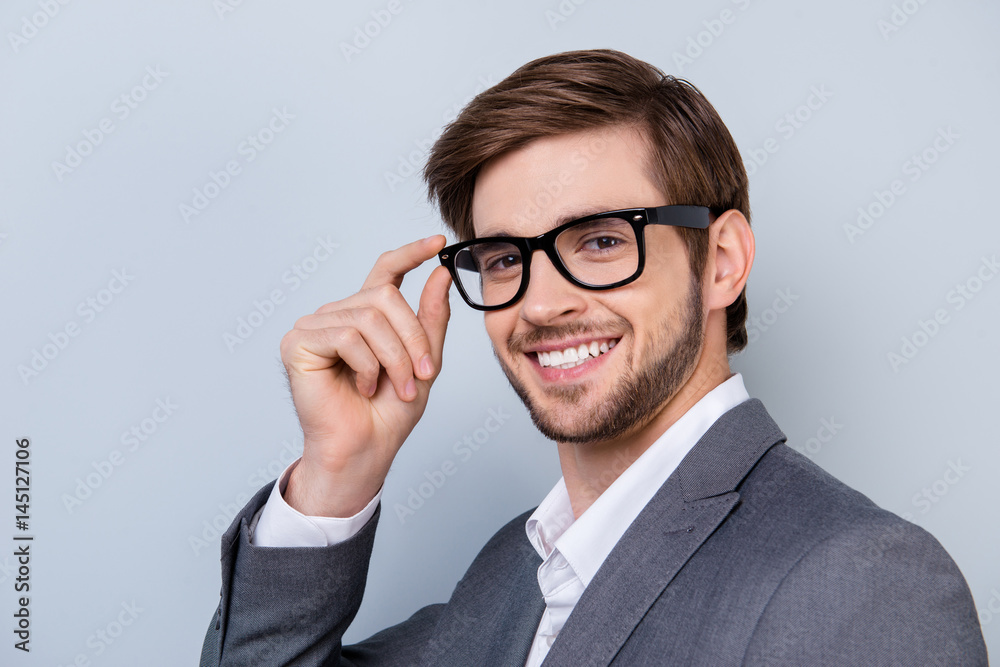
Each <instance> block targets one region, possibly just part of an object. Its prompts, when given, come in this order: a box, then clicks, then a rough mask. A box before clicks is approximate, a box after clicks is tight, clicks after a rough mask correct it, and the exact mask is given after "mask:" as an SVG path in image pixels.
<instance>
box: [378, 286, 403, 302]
mask: <svg viewBox="0 0 1000 667" xmlns="http://www.w3.org/2000/svg"><path fill="white" fill-rule="evenodd" d="M372 290H373V292H374V294H375V298H376V299H378V300H379V301H380V302H381V303H391V302H392V301H395V299H396V296H397V295H398V294H399V290H398V289H396V286H395V285H390V284H389V283H384V284H382V285H378V286H376V287H373V288H372Z"/></svg>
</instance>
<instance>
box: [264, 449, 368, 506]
mask: <svg viewBox="0 0 1000 667" xmlns="http://www.w3.org/2000/svg"><path fill="white" fill-rule="evenodd" d="M384 479H385V476H384V475H383V476H382V477H381V478H379V479H374V478H370V477H369V476H367V475H359V474H357V473H352V474H348V473H344V472H341V473H330V472H328V471H324V470H321V469H320V468H319V467H318V466H315V465H311V464H310V463H309V462H308V461H307V460H306V459H305V458H303V459H302V460H301V461H299V464H298V465H297V466H295V468H293V469H292V471H291V473H290V474H289V476H288V484H287V486H286V487H285V488H284V489H283V493H282V497H283V498H284V500H285V502H286V503H288V505H289V506H290V507H291V508H293V509H294V510H296V511H298V512H300V513H302V514H304V515H306V516H317V517H319V516H321V517H331V518H344V519H346V518H350V517H352V516H354V515H356V514H357V513H358V512H360V511H362V510H363V509H365V507H366V506H368V504H369V503H371V501H372V499H373V498H374V497H375V496H376V495H377V494H378V491H379V489H381V488H382V483H383V482H384Z"/></svg>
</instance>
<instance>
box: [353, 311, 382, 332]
mask: <svg viewBox="0 0 1000 667" xmlns="http://www.w3.org/2000/svg"><path fill="white" fill-rule="evenodd" d="M355 317H356V318H357V320H358V322H359V323H361V324H363V325H365V326H367V327H369V328H371V327H373V326H376V325H378V324H380V323H381V322H382V320H383V319H385V318H384V317H383V315H382V312H381V311H380V310H379V309H378V308H359V309H358V311H357V312H356V313H355Z"/></svg>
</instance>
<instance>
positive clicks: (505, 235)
mask: <svg viewBox="0 0 1000 667" xmlns="http://www.w3.org/2000/svg"><path fill="white" fill-rule="evenodd" d="M625 208H635V207H631V206H618V207H611V208H609V207H607V206H588V207H586V208H581V209H577V210H575V211H571V212H570V213H567V214H565V215H561V216H559V217H558V218H556V221H555V224H554V225H552V226H551V227H549V228H548V229H546V230H545V232H547V231H550V230H552V229H555V228H556V227H558V226H559V225H564V224H566V223H567V222H570V221H572V220H579V219H580V218H586V217H587V216H588V215H596V214H598V213H608V212H610V211H621V210H623V209H625ZM545 232H542V234H544V233H545ZM535 236H537V234H536V235H535ZM474 238H502V239H509V238H534V236H530V237H523V236H517V235H515V234H512V233H511V232H509V231H507V230H506V229H499V230H497V231H494V232H490V233H488V234H483V235H482V236H476V237H474Z"/></svg>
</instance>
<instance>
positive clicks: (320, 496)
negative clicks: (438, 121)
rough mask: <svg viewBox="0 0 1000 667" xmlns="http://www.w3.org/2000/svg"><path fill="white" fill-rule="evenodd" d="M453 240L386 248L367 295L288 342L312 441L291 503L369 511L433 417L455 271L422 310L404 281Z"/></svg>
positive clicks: (429, 287) (306, 322)
mask: <svg viewBox="0 0 1000 667" xmlns="http://www.w3.org/2000/svg"><path fill="white" fill-rule="evenodd" d="M445 241H446V240H445V238H444V237H443V236H441V235H436V236H432V237H429V238H426V239H423V240H421V241H414V242H413V243H409V244H407V245H404V246H403V247H401V248H398V249H396V250H391V251H389V252H386V253H383V254H382V255H381V256H380V257H379V258H378V260H377V261H376V262H375V266H374V267H373V268H372V271H371V273H369V274H368V278H367V279H366V280H365V283H364V285H363V286H362V287H361V290H360V291H359V292H358V293H357V294H353V295H351V296H349V297H347V298H346V299H343V300H341V301H335V302H333V303H328V304H327V305H325V306H323V307H322V308H320V309H319V310H317V311H316V312H315V313H314V314H312V315H306V316H305V317H302V318H300V319H299V320H298V321H297V322H296V323H295V327H294V328H293V329H292V330H291V331H289V332H288V333H287V334H285V336H284V338H282V340H281V361H282V363H283V364H284V366H285V369H286V371H287V373H288V380H289V386H290V387H291V392H292V400H293V402H294V403H295V410H296V412H297V413H298V417H299V422H300V424H301V425H302V433H303V436H304V439H305V442H304V447H303V454H302V461H301V462H300V463H299V465H298V466H296V467H295V469H294V470H293V471H292V473H291V476H290V477H289V481H288V487H287V488H286V489H285V501H286V502H287V503H288V504H289V505H291V506H292V507H294V508H295V509H297V510H298V511H300V512H302V513H303V514H307V515H310V516H337V517H347V516H352V515H354V514H357V513H358V512H359V511H361V510H362V509H363V508H364V506H365V505H367V504H368V503H369V502H370V501H371V499H372V498H374V497H375V494H376V493H377V492H378V490H379V489H380V488H381V486H382V483H383V482H384V481H385V476H386V474H388V472H389V466H390V465H392V461H393V459H394V458H395V456H396V453H397V452H398V451H399V448H400V446H402V444H403V441H404V440H406V437H407V436H408V435H409V434H410V431H412V430H413V427H414V426H416V424H417V421H419V419H420V417H421V415H423V413H424V408H425V407H426V406H427V397H428V393H429V392H430V388H431V383H432V382H433V381H434V379H435V378H436V377H437V374H438V373H439V372H440V370H441V353H442V349H443V347H444V336H445V331H446V329H447V327H448V318H449V316H450V314H451V309H450V306H449V304H448V288H449V286H450V285H451V276H450V275H449V274H448V270H447V269H445V268H444V267H443V266H439V267H437V268H436V269H434V271H433V272H431V275H430V277H428V279H427V283H426V284H425V285H424V289H423V292H422V293H421V295H420V305H419V308H418V311H417V313H416V314H414V313H413V309H412V308H410V306H409V304H407V303H406V300H405V299H404V298H403V295H402V294H400V292H399V286H400V285H401V284H402V282H403V277H404V276H405V275H406V274H407V273H408V272H409V271H411V270H413V269H415V268H416V267H418V266H420V265H421V264H422V263H423V262H425V261H426V260H428V259H430V258H432V257H434V256H435V255H436V254H437V253H438V251H440V250H441V248H443V247H444V244H445Z"/></svg>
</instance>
